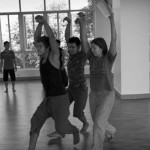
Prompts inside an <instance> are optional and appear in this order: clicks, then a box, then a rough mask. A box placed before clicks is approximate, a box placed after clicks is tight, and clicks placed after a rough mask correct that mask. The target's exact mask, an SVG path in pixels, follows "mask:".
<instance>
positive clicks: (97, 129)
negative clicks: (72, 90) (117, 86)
mask: <svg viewBox="0 0 150 150" xmlns="http://www.w3.org/2000/svg"><path fill="white" fill-rule="evenodd" d="M114 100H115V92H114V91H104V92H94V91H92V90H91V91H90V94H89V101H90V111H91V116H92V119H93V122H94V124H93V144H92V150H103V143H104V139H105V134H106V135H110V134H114V133H115V132H116V129H115V127H113V126H112V125H111V124H109V123H108V119H109V116H110V113H111V110H112V108H113V104H114Z"/></svg>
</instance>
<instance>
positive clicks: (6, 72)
mask: <svg viewBox="0 0 150 150" xmlns="http://www.w3.org/2000/svg"><path fill="white" fill-rule="evenodd" d="M8 75H10V78H11V81H16V76H15V70H14V69H10V70H5V69H4V72H3V81H8Z"/></svg>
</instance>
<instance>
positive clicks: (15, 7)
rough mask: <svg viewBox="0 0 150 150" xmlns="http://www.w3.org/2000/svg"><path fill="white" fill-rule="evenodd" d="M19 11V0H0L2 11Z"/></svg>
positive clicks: (0, 9) (0, 10) (0, 11)
mask: <svg viewBox="0 0 150 150" xmlns="http://www.w3.org/2000/svg"><path fill="white" fill-rule="evenodd" d="M4 12H19V0H0V13H4Z"/></svg>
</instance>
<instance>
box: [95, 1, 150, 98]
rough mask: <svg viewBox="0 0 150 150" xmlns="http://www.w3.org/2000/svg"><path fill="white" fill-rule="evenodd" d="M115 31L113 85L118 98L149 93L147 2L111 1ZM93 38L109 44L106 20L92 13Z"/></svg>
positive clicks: (149, 8) (149, 19)
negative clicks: (93, 17) (93, 19)
mask: <svg viewBox="0 0 150 150" xmlns="http://www.w3.org/2000/svg"><path fill="white" fill-rule="evenodd" d="M113 9H114V14H115V24H116V29H117V58H116V61H115V64H114V70H113V72H114V85H115V89H116V90H117V91H118V93H119V94H120V95H130V94H131V95H134V94H135V95H138V94H144V93H146V94H147V93H150V87H149V85H150V80H149V33H150V28H149V27H150V0H113ZM95 19H96V25H95V26H96V29H95V33H96V37H98V36H102V37H104V38H105V39H106V41H107V44H108V45H109V43H110V25H109V22H108V18H105V17H104V16H103V15H102V13H101V12H100V11H99V10H98V9H97V8H96V9H95Z"/></svg>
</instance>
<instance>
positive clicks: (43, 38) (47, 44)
mask: <svg viewBox="0 0 150 150" xmlns="http://www.w3.org/2000/svg"><path fill="white" fill-rule="evenodd" d="M36 42H42V43H43V44H44V46H45V48H48V47H50V43H49V38H48V37H47V36H41V37H40V38H38V39H37V41H36Z"/></svg>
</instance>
